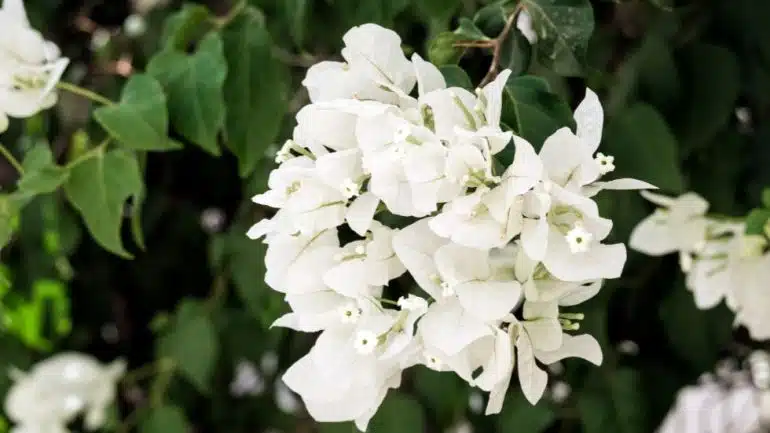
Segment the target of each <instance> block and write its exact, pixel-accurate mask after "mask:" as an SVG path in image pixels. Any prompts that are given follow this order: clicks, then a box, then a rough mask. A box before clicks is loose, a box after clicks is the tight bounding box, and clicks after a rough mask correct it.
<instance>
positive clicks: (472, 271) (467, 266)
mask: <svg viewBox="0 0 770 433" xmlns="http://www.w3.org/2000/svg"><path fill="white" fill-rule="evenodd" d="M433 258H434V259H435V260H436V267H437V268H438V271H439V273H440V274H441V277H442V278H443V279H444V280H445V281H447V282H448V283H450V284H456V283H464V282H467V281H474V280H482V281H483V280H487V279H489V277H490V272H491V270H490V266H489V253H488V252H487V251H484V250H478V249H475V248H468V247H464V246H461V245H457V244H454V243H449V244H446V245H444V246H442V247H441V248H439V249H438V250H437V251H436V253H435V254H434V256H433Z"/></svg>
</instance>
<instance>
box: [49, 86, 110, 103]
mask: <svg viewBox="0 0 770 433" xmlns="http://www.w3.org/2000/svg"><path fill="white" fill-rule="evenodd" d="M56 87H57V88H58V89H60V90H64V91H65V92H70V93H72V94H74V95H78V96H82V97H84V98H86V99H89V100H91V101H93V102H97V103H99V104H102V105H115V103H114V102H113V101H110V100H109V99H107V98H105V97H104V96H102V95H100V94H98V93H96V92H94V91H92V90H88V89H85V88H83V87H80V86H77V85H75V84H72V83H65V82H63V81H60V82H58V83H56Z"/></svg>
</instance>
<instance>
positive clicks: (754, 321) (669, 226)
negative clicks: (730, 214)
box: [629, 191, 770, 340]
mask: <svg viewBox="0 0 770 433" xmlns="http://www.w3.org/2000/svg"><path fill="white" fill-rule="evenodd" d="M642 195H643V196H644V197H645V198H646V199H647V200H649V201H651V202H653V203H655V204H656V205H658V206H660V208H659V209H657V210H656V211H655V212H654V213H653V214H652V215H650V216H649V217H647V218H645V219H644V220H642V221H641V222H640V223H639V225H637V226H636V228H634V231H633V232H632V233H631V240H630V242H629V245H630V246H631V248H633V249H635V250H637V251H640V252H642V253H644V254H647V255H651V256H661V255H665V254H670V253H674V252H678V253H679V259H680V260H679V263H680V265H681V268H682V271H683V272H684V273H685V274H687V279H686V284H687V288H688V289H689V290H690V291H692V292H693V295H694V296H695V304H696V305H697V307H698V308H700V309H709V308H712V307H715V306H716V305H717V304H719V303H720V302H721V301H722V300H723V299H724V300H725V303H726V304H727V306H728V307H729V308H730V309H731V310H733V311H734V312H735V313H736V324H742V325H744V326H745V327H746V328H747V329H748V331H749V333H750V335H751V337H752V338H754V339H756V340H766V339H770V316H768V315H767V312H768V311H770V294H769V293H768V292H767V286H768V282H770V251H768V248H767V247H768V242H767V239H766V238H765V237H764V236H761V235H747V234H745V231H746V227H745V223H744V222H743V221H735V220H725V219H716V218H711V217H708V216H707V215H706V212H707V211H708V208H709V204H708V202H707V201H706V200H705V199H703V198H702V197H700V196H699V195H697V194H695V193H692V192H690V193H686V194H683V195H681V196H679V197H677V198H671V197H666V196H663V195H659V194H654V193H650V192H648V191H642Z"/></svg>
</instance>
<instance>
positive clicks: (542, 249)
mask: <svg viewBox="0 0 770 433" xmlns="http://www.w3.org/2000/svg"><path fill="white" fill-rule="evenodd" d="M548 237H549V231H548V222H547V221H546V220H545V218H539V219H530V218H524V224H523V226H522V228H521V245H522V247H523V248H524V251H525V252H526V254H527V256H528V257H529V258H530V259H532V260H534V261H541V260H543V257H545V254H546V251H547V248H548Z"/></svg>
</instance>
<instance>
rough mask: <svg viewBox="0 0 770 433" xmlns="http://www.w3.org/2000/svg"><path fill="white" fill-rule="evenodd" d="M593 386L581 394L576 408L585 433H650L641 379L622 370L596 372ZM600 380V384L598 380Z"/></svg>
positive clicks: (633, 371) (636, 374)
mask: <svg viewBox="0 0 770 433" xmlns="http://www.w3.org/2000/svg"><path fill="white" fill-rule="evenodd" d="M593 378H594V380H589V383H590V384H591V386H590V387H589V388H587V389H586V390H584V391H583V392H581V394H580V396H579V398H578V400H577V407H578V412H579V414H580V421H581V423H582V424H583V432H584V433H606V432H617V433H647V432H648V431H649V430H648V429H646V426H645V424H646V418H645V417H646V407H645V401H644V394H643V388H642V382H641V377H640V375H639V373H638V372H637V371H636V370H632V369H628V368H621V369H619V370H615V371H611V372H607V371H598V370H597V371H596V372H595V374H594V375H593ZM596 379H598V381H597V380H596Z"/></svg>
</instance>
